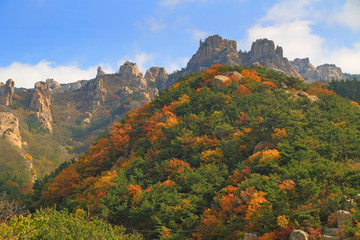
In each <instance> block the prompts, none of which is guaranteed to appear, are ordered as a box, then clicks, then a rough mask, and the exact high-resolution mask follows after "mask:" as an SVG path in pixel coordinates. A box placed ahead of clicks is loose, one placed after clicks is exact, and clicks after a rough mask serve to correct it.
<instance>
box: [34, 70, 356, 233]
mask: <svg viewBox="0 0 360 240" xmlns="http://www.w3.org/2000/svg"><path fill="white" fill-rule="evenodd" d="M234 71H235V72H234ZM239 73H240V74H241V75H239ZM219 75H222V76H221V77H218V76H219ZM315 95H316V96H315ZM359 130H360V107H359V105H356V104H354V103H350V101H348V100H345V99H343V98H341V97H338V96H336V94H335V93H334V92H332V91H331V90H327V89H325V88H322V87H321V86H318V85H311V86H306V85H304V84H303V83H302V81H300V80H299V79H296V78H291V77H287V76H285V75H283V74H280V73H276V72H274V71H269V70H266V69H265V68H258V69H256V70H253V69H251V70H250V69H247V68H244V67H229V66H220V65H214V66H213V67H212V68H211V69H209V70H207V71H204V72H201V73H197V74H192V75H190V76H187V77H184V78H181V79H179V81H178V82H177V83H175V84H174V85H173V86H172V87H171V88H170V89H167V90H164V91H163V92H162V93H161V94H160V95H159V96H158V97H157V98H156V99H155V100H154V101H152V102H151V103H147V104H145V105H144V106H142V107H141V108H138V109H135V110H133V111H130V112H129V113H128V114H127V115H126V116H125V117H123V119H122V121H121V122H117V123H115V124H114V125H113V126H112V127H111V128H110V129H109V132H108V134H107V135H105V136H104V137H102V138H100V139H99V140H98V141H97V142H96V143H95V144H94V145H93V146H92V147H91V149H90V150H89V151H88V152H87V153H85V154H83V155H82V156H81V157H80V158H79V159H78V160H77V161H76V162H74V163H72V164H69V165H68V166H65V167H64V168H63V169H61V170H60V171H58V172H57V173H56V174H53V175H52V176H51V177H47V178H46V180H45V181H38V182H37V183H36V184H35V186H36V187H34V193H33V196H34V197H33V201H34V202H33V204H34V205H33V206H35V207H37V206H52V205H56V206H57V207H58V208H60V209H68V210H69V211H78V209H84V210H86V211H89V212H90V214H91V215H96V216H98V217H101V218H103V219H106V220H107V221H109V222H110V223H112V224H116V225H123V226H125V227H128V228H132V229H138V230H140V232H141V233H143V234H144V235H145V236H146V237H147V238H149V239H154V238H162V239H172V238H175V239H183V238H185V237H188V238H190V239H238V238H240V237H242V236H243V235H244V233H245V232H258V233H259V234H260V235H261V236H262V237H261V238H262V239H274V238H278V239H285V238H287V237H288V235H289V233H290V231H291V230H292V229H293V228H301V229H304V230H306V231H308V232H314V233H316V231H321V228H322V227H323V226H331V224H333V222H332V221H331V220H329V219H328V217H329V215H331V214H332V213H334V212H335V211H336V210H338V209H347V210H350V211H351V212H352V213H353V215H354V218H355V219H357V220H360V218H359V214H358V212H359V211H360V210H359V208H358V206H357V204H356V200H357V198H358V193H359V187H358V186H359V183H360V172H359V170H358V168H357V167H358V162H359V156H360V135H359ZM354 199H355V201H353V200H354ZM319 229H320V230H319ZM349 229H350V227H349ZM359 229H360V228H359ZM359 229H357V228H356V227H352V228H351V229H350V230H348V232H349V233H348V234H350V235H351V234H352V235H354V234H356V233H357V231H358V232H359V233H360V230H359Z"/></svg>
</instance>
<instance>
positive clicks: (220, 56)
mask: <svg viewBox="0 0 360 240" xmlns="http://www.w3.org/2000/svg"><path fill="white" fill-rule="evenodd" d="M214 64H222V65H247V66H248V67H259V66H264V67H266V68H268V69H271V70H274V71H277V72H282V73H284V74H286V75H288V76H291V77H297V78H300V79H306V80H308V81H310V82H312V81H319V80H332V79H335V80H340V79H344V78H345V77H344V74H343V73H342V72H341V69H340V68H338V67H336V66H335V65H331V64H324V65H321V66H318V67H314V66H313V65H312V64H311V63H310V60H309V59H308V58H304V59H299V58H297V59H295V60H294V61H291V62H290V61H289V60H288V59H287V58H285V57H284V55H283V49H282V47H280V46H276V47H275V43H274V42H273V41H272V40H268V39H266V38H264V39H258V40H256V41H255V42H253V43H252V45H251V50H250V51H249V52H243V51H239V52H238V51H237V47H236V42H235V41H232V40H226V39H222V38H221V37H220V36H219V35H214V36H210V37H208V38H206V39H205V41H204V42H202V41H200V46H199V49H198V51H197V52H196V53H195V54H194V56H193V57H192V58H191V60H190V61H189V62H188V64H187V66H186V68H185V69H182V70H181V71H179V72H177V73H175V74H172V75H170V76H169V80H168V81H167V84H168V86H169V85H171V84H172V83H174V82H175V81H176V79H177V78H179V77H181V76H184V75H187V74H191V73H194V72H198V71H202V70H206V69H208V68H210V66H211V65H214Z"/></svg>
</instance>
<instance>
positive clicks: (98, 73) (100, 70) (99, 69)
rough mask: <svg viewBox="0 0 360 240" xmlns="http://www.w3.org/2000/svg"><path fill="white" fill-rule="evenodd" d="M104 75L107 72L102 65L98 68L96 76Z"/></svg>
mask: <svg viewBox="0 0 360 240" xmlns="http://www.w3.org/2000/svg"><path fill="white" fill-rule="evenodd" d="M104 75H106V73H105V72H104V69H103V68H102V67H101V66H99V67H98V68H97V74H96V77H97V78H98V77H101V76H104Z"/></svg>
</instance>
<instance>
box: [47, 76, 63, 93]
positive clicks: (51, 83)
mask: <svg viewBox="0 0 360 240" xmlns="http://www.w3.org/2000/svg"><path fill="white" fill-rule="evenodd" d="M46 84H47V85H48V86H49V88H50V89H51V90H52V91H59V90H62V87H61V85H60V83H58V82H57V81H55V80H54V79H52V78H48V79H46Z"/></svg>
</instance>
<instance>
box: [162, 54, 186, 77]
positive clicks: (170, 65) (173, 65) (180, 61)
mask: <svg viewBox="0 0 360 240" xmlns="http://www.w3.org/2000/svg"><path fill="white" fill-rule="evenodd" d="M189 60H190V59H189V58H188V57H180V58H177V59H176V60H175V61H173V60H171V59H169V60H168V61H166V62H167V64H166V65H165V69H166V71H167V72H168V73H169V74H170V73H173V72H174V71H176V70H181V68H185V67H186V64H187V63H188V62H189Z"/></svg>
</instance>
